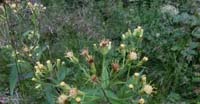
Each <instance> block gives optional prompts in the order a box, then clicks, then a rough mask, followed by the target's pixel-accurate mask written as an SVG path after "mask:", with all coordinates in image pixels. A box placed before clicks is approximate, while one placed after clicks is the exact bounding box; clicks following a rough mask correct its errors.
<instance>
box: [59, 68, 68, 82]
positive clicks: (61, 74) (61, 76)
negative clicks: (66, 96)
mask: <svg viewBox="0 0 200 104" xmlns="http://www.w3.org/2000/svg"><path fill="white" fill-rule="evenodd" d="M67 73H68V70H67V69H66V68H65V67H61V68H60V70H58V75H57V79H58V82H60V81H62V80H64V79H65V76H66V75H67Z"/></svg>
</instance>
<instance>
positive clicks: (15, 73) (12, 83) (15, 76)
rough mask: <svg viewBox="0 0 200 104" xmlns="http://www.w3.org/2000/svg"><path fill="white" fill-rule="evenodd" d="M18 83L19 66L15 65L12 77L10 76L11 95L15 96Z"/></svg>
mask: <svg viewBox="0 0 200 104" xmlns="http://www.w3.org/2000/svg"><path fill="white" fill-rule="evenodd" d="M17 81H18V71H17V65H16V64H13V65H12V66H11V69H10V76H9V86H10V94H11V95H13V93H14V89H15V87H16V85H17Z"/></svg>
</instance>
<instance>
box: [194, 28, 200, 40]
mask: <svg viewBox="0 0 200 104" xmlns="http://www.w3.org/2000/svg"><path fill="white" fill-rule="evenodd" d="M192 35H193V36H194V37H196V38H200V28H199V27H197V28H195V29H194V30H193V31H192Z"/></svg>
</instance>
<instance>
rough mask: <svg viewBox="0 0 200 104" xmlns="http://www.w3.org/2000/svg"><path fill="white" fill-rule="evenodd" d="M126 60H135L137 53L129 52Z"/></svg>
mask: <svg viewBox="0 0 200 104" xmlns="http://www.w3.org/2000/svg"><path fill="white" fill-rule="evenodd" d="M128 59H129V60H136V59H137V53H136V52H134V51H132V52H130V53H129V55H128Z"/></svg>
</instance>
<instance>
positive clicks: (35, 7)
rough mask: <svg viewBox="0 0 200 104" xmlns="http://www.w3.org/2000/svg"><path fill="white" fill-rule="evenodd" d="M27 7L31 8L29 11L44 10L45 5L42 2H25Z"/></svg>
mask: <svg viewBox="0 0 200 104" xmlns="http://www.w3.org/2000/svg"><path fill="white" fill-rule="evenodd" d="M27 5H28V7H29V8H30V9H31V11H32V12H33V11H41V12H44V11H45V10H46V7H45V6H43V5H42V4H38V3H34V4H32V3H31V2H27Z"/></svg>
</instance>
